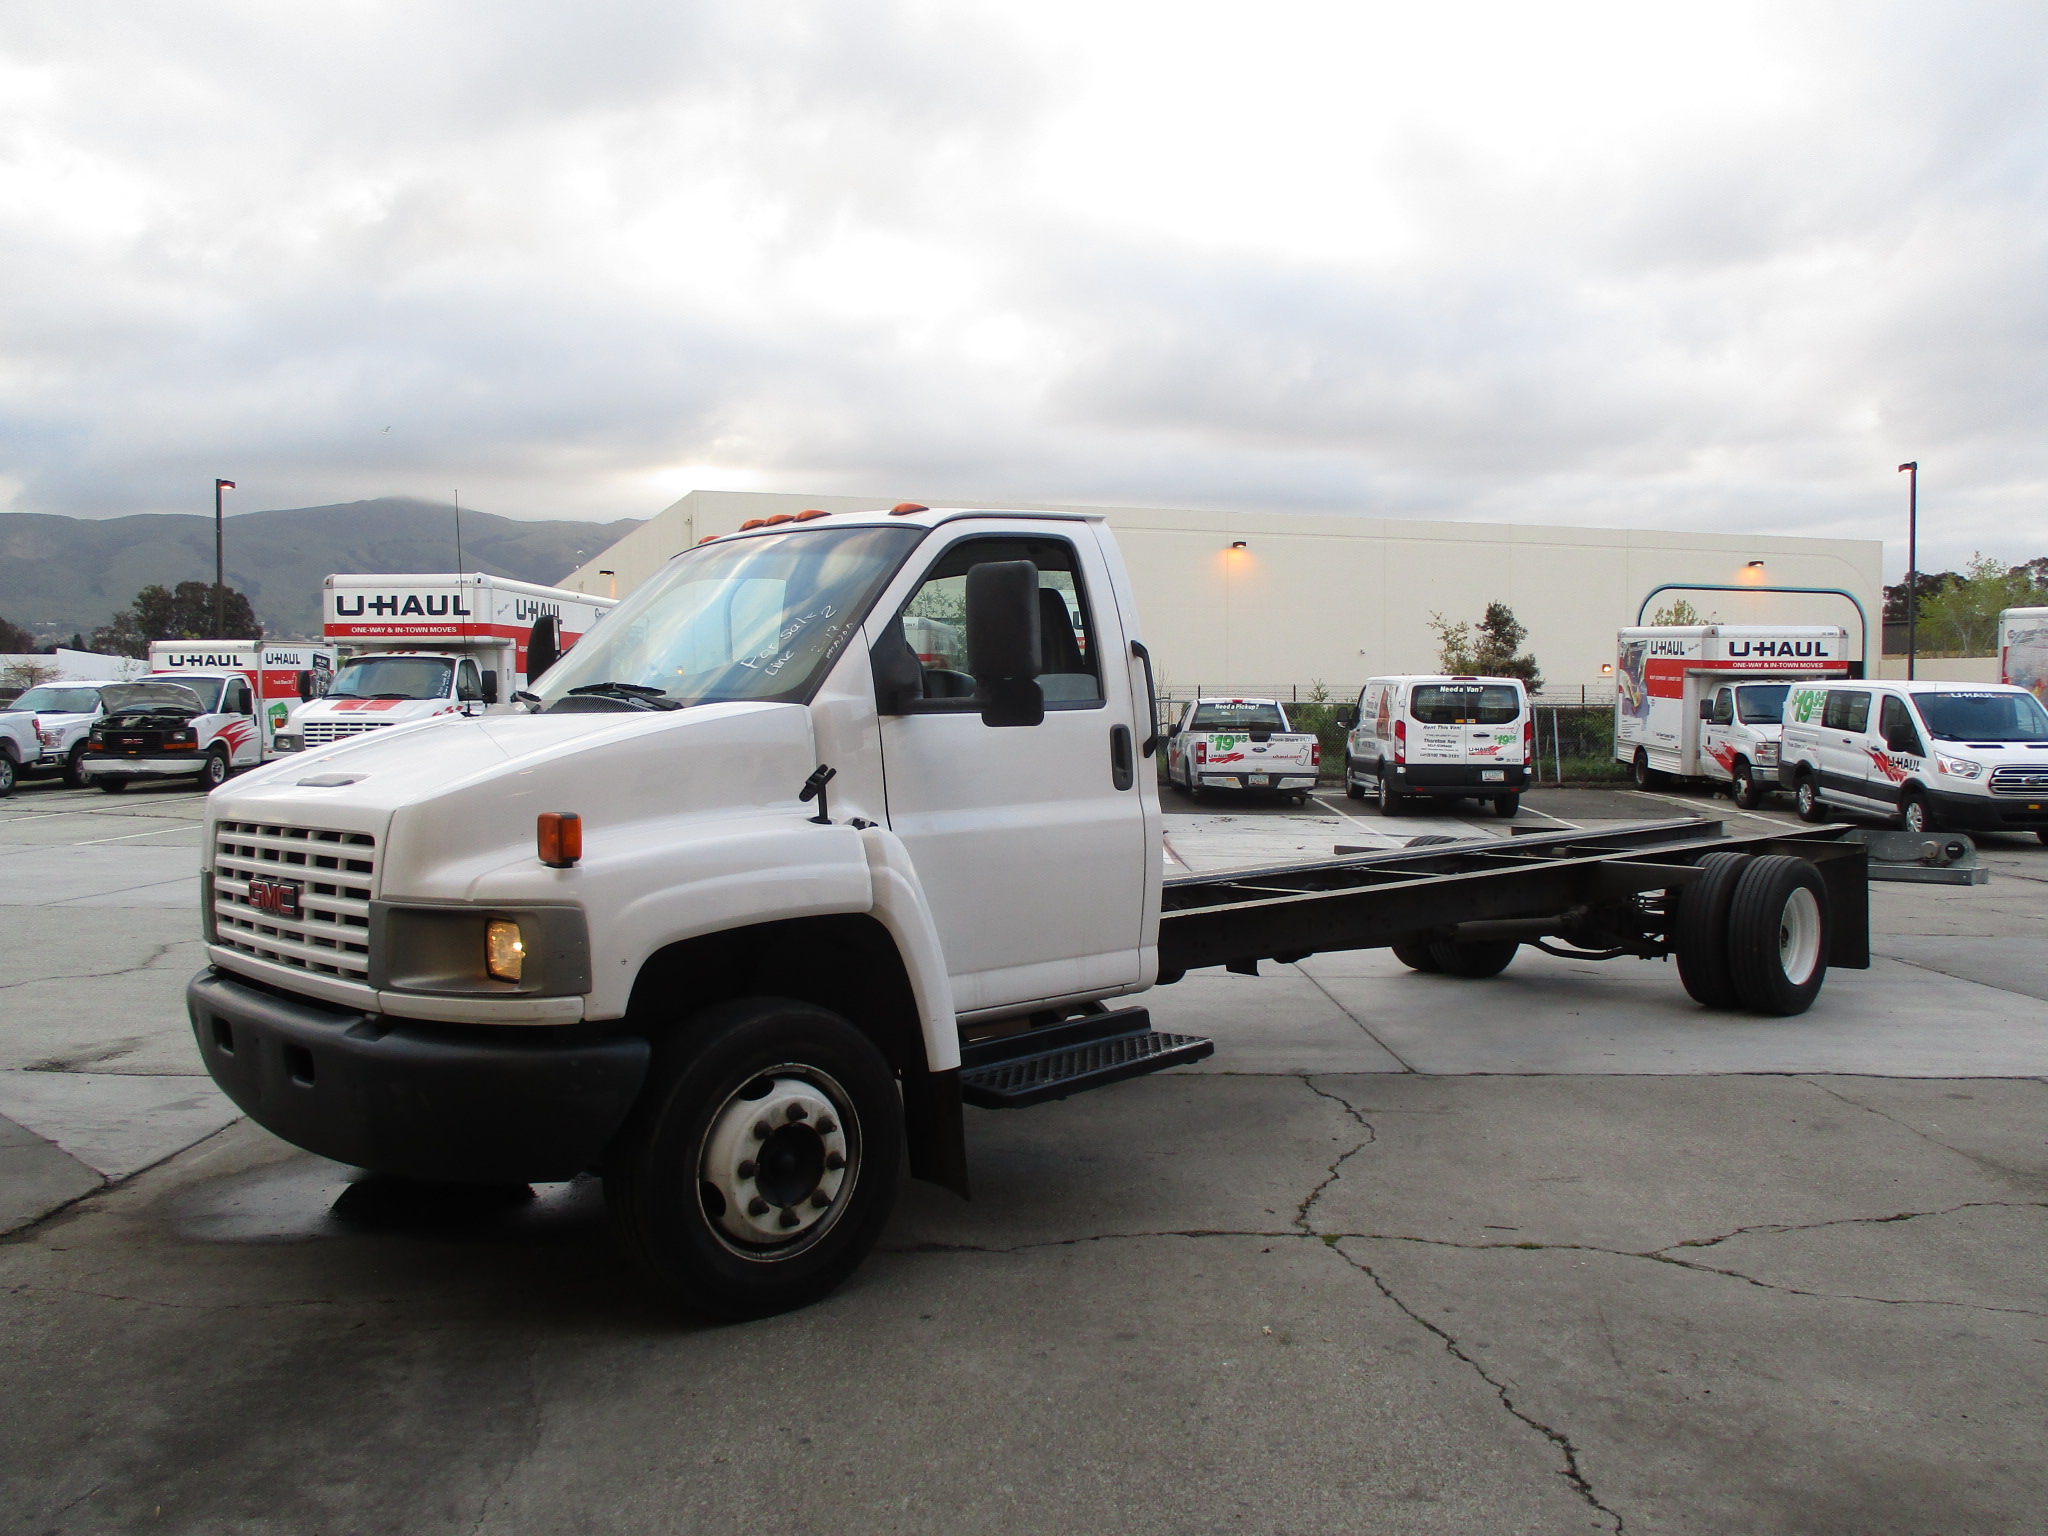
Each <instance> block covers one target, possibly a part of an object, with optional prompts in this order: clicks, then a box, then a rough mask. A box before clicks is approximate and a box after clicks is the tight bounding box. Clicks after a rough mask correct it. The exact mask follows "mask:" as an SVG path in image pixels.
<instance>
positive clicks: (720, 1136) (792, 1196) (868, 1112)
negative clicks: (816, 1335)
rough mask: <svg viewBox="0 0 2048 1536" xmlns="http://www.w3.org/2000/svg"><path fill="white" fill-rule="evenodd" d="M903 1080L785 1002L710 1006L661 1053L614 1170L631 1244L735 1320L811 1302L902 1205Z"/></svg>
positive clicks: (845, 1028) (839, 1029)
mask: <svg viewBox="0 0 2048 1536" xmlns="http://www.w3.org/2000/svg"><path fill="white" fill-rule="evenodd" d="M902 1140H903V1109H902V1101H901V1099H900V1098H899V1097H898V1095H897V1091H896V1082H895V1077H894V1074H893V1073H892V1072H891V1071H890V1068H889V1064H888V1062H887V1061H886V1060H884V1059H883V1057H882V1054H881V1052H880V1051H878V1050H877V1049H876V1048H875V1046H874V1043H873V1042H872V1041H870V1040H869V1039H868V1038H867V1036H866V1035H864V1034H862V1033H861V1032H860V1031H859V1030H858V1029H856V1028H854V1026H853V1025H852V1024H850V1023H848V1022H847V1021H846V1020H845V1019H843V1018H841V1017H840V1016H839V1015H838V1014H835V1013H831V1012H828V1011H827V1010H825V1009H823V1008H818V1007H814V1006H812V1005H811V1004H809V1003H803V1002H796V1001H793V1000H789V999H784V998H747V999H743V1000H741V1001H738V1002H732V1003H724V1004H720V1005H718V1006H716V1007H713V1008H710V1009H707V1010H706V1011H705V1012H703V1013H701V1014H699V1015H697V1016H696V1017H695V1018H693V1019H690V1020H688V1021H687V1022H686V1023H685V1024H684V1025H683V1026H682V1033H681V1038H680V1039H679V1040H678V1041H677V1042H676V1044H675V1045H674V1046H673V1047H672V1048H671V1049H670V1050H669V1051H668V1052H667V1053H666V1055H665V1056H664V1057H658V1058H657V1062H656V1066H655V1068H654V1071H653V1072H652V1073H651V1074H650V1077H649V1080H648V1084H647V1087H646V1088H645V1089H644V1090H643V1091H642V1094H641V1099H640V1103H639V1105H638V1106H637V1107H636V1109H635V1110H634V1114H633V1118H632V1119H631V1120H630V1121H629V1122H628V1125H627V1127H626V1129H625V1131H624V1132H622V1133H621V1136H620V1139H619V1143H618V1146H617V1148H616V1150H615V1151H614V1152H613V1154H612V1155H611V1156H610V1157H609V1158H608V1159H607V1162H606V1166H605V1171H604V1187H605V1198H606V1203H607V1204H608V1205H609V1206H610V1207H611V1210H612V1215H613V1219H614V1222H615V1223H616V1225H617V1227H618V1230H619V1232H620V1234H621V1236H622V1237H623V1239H624V1241H625V1245H626V1247H627V1249H628V1250H629V1251H630V1252H631V1253H632V1254H633V1255H634V1257H635V1258H636V1259H637V1260H638V1261H639V1262H640V1264H641V1265H642V1267H643V1268H644V1269H645V1270H646V1271H647V1272H648V1273H649V1274H650V1275H651V1276H652V1277H653V1278H654V1280H655V1281H656V1282H657V1283H658V1284H659V1285H660V1286H661V1287H662V1288H663V1289H664V1290H666V1291H667V1292H668V1293H669V1294H670V1295H672V1296H674V1297H675V1298H676V1299H678V1300H680V1301H682V1302H683V1303H684V1304H685V1305H687V1306H689V1307H691V1308H692V1309H694V1310H696V1311H698V1312H700V1313H703V1314H705V1315H707V1316H710V1317H714V1318H719V1319H722V1320H726V1321H739V1320H741V1319H744V1318H752V1317H765V1316H768V1315H769V1314H771V1313H776V1312H786V1311H789V1310H790V1309H792V1308H794V1307H801V1306H807V1305H809V1304H810V1303H811V1302H814V1301H816V1300H818V1299H819V1298H821V1297H823V1296H825V1295H826V1294H827V1293H829V1292H830V1291H831V1290H832V1289H833V1288H834V1287H835V1286H837V1285H838V1284H839V1283H840V1282H841V1281H843V1280H844V1279H845V1278H846V1277H847V1276H848V1275H850V1274H851V1273H852V1272H853V1270H854V1269H855V1267H856V1266H858V1265H859V1263H860V1261H861V1260H862V1258H864V1257H865V1256H866V1254H867V1252H868V1250H869V1249H870V1248H872V1247H873V1246H874V1243H875V1240H876V1239H877V1238H878V1237H880V1235H881V1232H882V1226H883V1224H884V1223H885V1222H886V1221H887V1220H888V1217H889V1211H890V1208H891V1206H893V1205H894V1203H895V1198H896V1172H897V1160H898V1157H899V1153H900V1148H901V1145H902Z"/></svg>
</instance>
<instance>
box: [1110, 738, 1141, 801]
mask: <svg viewBox="0 0 2048 1536" xmlns="http://www.w3.org/2000/svg"><path fill="white" fill-rule="evenodd" d="M1109 781H1110V783H1112V784H1114V785H1115V786H1116V787H1117V788H1118V789H1129V788H1130V787H1131V786H1132V785H1133V784H1135V783H1137V782H1138V765H1137V759H1136V758H1135V757H1134V756H1132V754H1131V728H1130V727H1129V726H1128V725H1112V726H1111V727H1110V728H1109Z"/></svg>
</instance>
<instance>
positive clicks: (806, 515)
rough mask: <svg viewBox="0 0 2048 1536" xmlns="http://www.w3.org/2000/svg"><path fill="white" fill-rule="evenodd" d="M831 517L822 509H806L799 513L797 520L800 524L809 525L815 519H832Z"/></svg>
mask: <svg viewBox="0 0 2048 1536" xmlns="http://www.w3.org/2000/svg"><path fill="white" fill-rule="evenodd" d="M831 515H832V514H831V513H830V512H827V511H826V510H825V509H824V508H822V507H805V508H804V509H803V511H801V512H799V513H797V515H796V520H797V521H798V522H800V523H808V522H809V521H810V520H811V519H812V518H814V517H830V516H831Z"/></svg>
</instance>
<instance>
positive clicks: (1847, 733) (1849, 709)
mask: <svg viewBox="0 0 2048 1536" xmlns="http://www.w3.org/2000/svg"><path fill="white" fill-rule="evenodd" d="M1870 715H1871V710H1870V692H1869V690H1868V689H1864V688H1830V689H1829V690H1828V702H1827V708H1826V710H1825V712H1824V713H1823V714H1822V716H1821V730H1820V782H1821V788H1822V789H1823V790H1824V791H1825V792H1826V793H1827V794H1829V795H1830V796H1834V797H1837V798H1841V799H1849V800H1861V801H1865V802H1867V803H1871V804H1875V805H1886V804H1889V803H1890V802H1889V801H1888V800H1887V799H1886V798H1885V796H1884V795H1883V793H1882V792H1881V791H1880V790H1879V789H1878V788H1877V784H1876V783H1875V782H1873V781H1875V780H1877V779H1878V774H1877V765H1876V763H1875V761H1874V760H1873V757H1872V752H1871V748H1872V745H1873V738H1872V736H1871V734H1870V728H1871V726H1872V724H1873V723H1874V722H1873V721H1872V720H1871V718H1870ZM1894 798H1896V796H1894Z"/></svg>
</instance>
